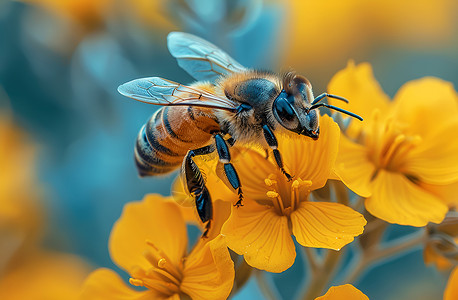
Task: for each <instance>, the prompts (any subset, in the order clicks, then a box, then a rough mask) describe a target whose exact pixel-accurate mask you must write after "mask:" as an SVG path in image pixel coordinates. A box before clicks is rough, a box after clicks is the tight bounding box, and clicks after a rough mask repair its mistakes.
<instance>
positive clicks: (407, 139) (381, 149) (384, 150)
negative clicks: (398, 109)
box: [365, 110, 421, 172]
mask: <svg viewBox="0 0 458 300" xmlns="http://www.w3.org/2000/svg"><path fill="white" fill-rule="evenodd" d="M379 119H380V111H379V110H377V111H375V112H374V114H373V120H374V122H372V124H371V125H372V126H371V128H370V131H369V132H368V134H367V135H366V139H365V142H366V145H367V148H368V149H369V152H368V155H369V159H370V160H371V161H372V162H373V163H374V164H375V166H377V169H378V170H379V169H385V170H388V171H392V172H393V171H394V172H402V166H403V163H404V161H405V158H406V155H407V154H408V153H409V151H411V150H412V149H413V148H414V147H416V146H417V145H418V143H419V142H420V141H421V138H420V137H419V136H418V135H407V134H405V133H404V132H403V130H402V127H401V126H400V124H398V123H396V120H394V119H392V118H389V119H387V120H386V121H385V122H384V125H382V126H380V123H381V122H380V121H379Z"/></svg>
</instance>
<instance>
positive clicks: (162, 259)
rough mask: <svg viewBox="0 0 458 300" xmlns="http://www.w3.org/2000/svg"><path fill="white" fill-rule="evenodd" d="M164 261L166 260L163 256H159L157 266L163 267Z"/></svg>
mask: <svg viewBox="0 0 458 300" xmlns="http://www.w3.org/2000/svg"><path fill="white" fill-rule="evenodd" d="M166 263H167V260H166V259H165V258H161V259H159V260H158V261H157V266H158V267H159V268H161V269H163V268H164V267H165V264H166Z"/></svg>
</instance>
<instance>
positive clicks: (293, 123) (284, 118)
mask: <svg viewBox="0 0 458 300" xmlns="http://www.w3.org/2000/svg"><path fill="white" fill-rule="evenodd" d="M281 96H282V95H281V94H280V96H279V97H277V99H276V100H275V101H274V107H273V112H274V116H275V118H276V119H277V121H278V122H279V123H280V124H281V125H282V126H283V127H285V128H286V129H289V130H294V129H296V128H297V127H298V126H299V119H298V118H297V115H296V112H295V111H294V109H293V108H292V107H291V104H290V103H289V101H288V100H287V99H286V97H281Z"/></svg>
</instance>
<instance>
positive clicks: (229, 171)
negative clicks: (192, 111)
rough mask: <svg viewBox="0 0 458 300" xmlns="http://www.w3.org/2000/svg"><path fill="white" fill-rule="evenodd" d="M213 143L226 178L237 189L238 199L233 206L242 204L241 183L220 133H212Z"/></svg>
mask: <svg viewBox="0 0 458 300" xmlns="http://www.w3.org/2000/svg"><path fill="white" fill-rule="evenodd" d="M214 138H215V144H216V151H218V157H219V161H220V162H221V163H222V164H223V165H224V174H225V175H226V178H227V180H229V183H230V184H231V186H232V188H233V189H234V190H237V192H238V195H239V200H238V201H237V203H236V204H235V206H237V207H239V206H243V204H242V200H243V192H242V185H241V184H240V179H239V176H238V175H237V171H235V168H234V166H233V165H232V164H231V163H230V161H231V153H230V152H229V147H228V146H227V144H226V141H225V140H224V139H223V136H222V135H221V134H220V133H217V134H215V135H214Z"/></svg>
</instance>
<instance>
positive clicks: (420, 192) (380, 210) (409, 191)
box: [365, 170, 448, 226]
mask: <svg viewBox="0 0 458 300" xmlns="http://www.w3.org/2000/svg"><path fill="white" fill-rule="evenodd" d="M372 191H373V192H372V196H371V197H370V198H368V199H366V203H365V204H366V209H367V210H368V211H369V212H370V213H371V214H372V215H374V216H376V217H377V218H380V219H382V220H385V221H387V222H390V223H396V224H401V225H410V226H425V225H426V224H427V223H428V222H433V223H440V222H441V221H442V220H443V219H444V217H445V214H446V213H447V211H448V208H447V205H445V204H444V203H443V201H441V199H440V198H438V197H436V196H435V195H433V194H431V193H429V192H428V191H426V190H424V189H422V188H421V187H420V186H418V185H416V184H414V183H412V182H411V181H410V180H409V179H407V178H406V177H405V176H404V175H402V174H398V173H391V172H387V171H383V170H382V171H380V172H379V174H378V175H377V177H376V178H375V179H374V181H373V190H372Z"/></svg>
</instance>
